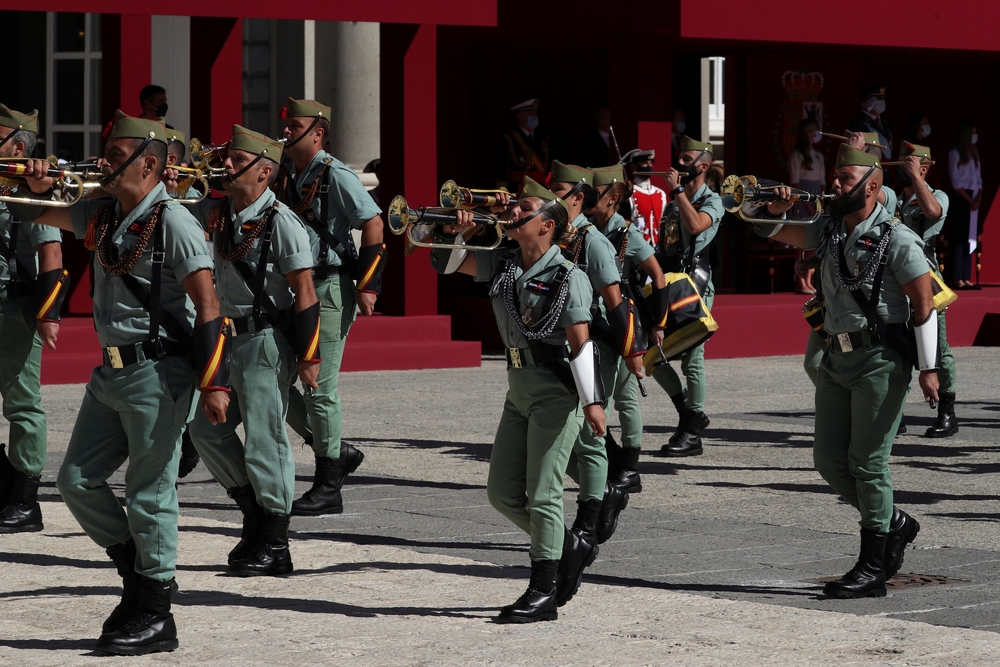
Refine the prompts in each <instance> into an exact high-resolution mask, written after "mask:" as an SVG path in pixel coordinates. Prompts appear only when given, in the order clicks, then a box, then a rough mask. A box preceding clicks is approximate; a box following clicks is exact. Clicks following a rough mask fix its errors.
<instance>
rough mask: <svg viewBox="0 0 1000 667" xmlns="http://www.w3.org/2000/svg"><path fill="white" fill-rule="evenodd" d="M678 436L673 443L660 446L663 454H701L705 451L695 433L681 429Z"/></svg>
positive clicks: (698, 436)
mask: <svg viewBox="0 0 1000 667" xmlns="http://www.w3.org/2000/svg"><path fill="white" fill-rule="evenodd" d="M679 435H680V437H679V438H677V440H676V441H675V442H674V443H667V444H665V445H663V447H661V448H660V454H662V455H664V456H701V455H702V454H704V453H705V449H704V447H702V444H701V436H700V435H697V434H695V433H685V432H683V431H681V432H680V433H679Z"/></svg>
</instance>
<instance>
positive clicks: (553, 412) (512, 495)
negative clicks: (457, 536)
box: [486, 367, 607, 561]
mask: <svg viewBox="0 0 1000 667" xmlns="http://www.w3.org/2000/svg"><path fill="white" fill-rule="evenodd" d="M507 382H508V384H509V387H510V388H509V389H508V390H507V399H506V401H505V402H504V406H503V414H502V415H501V417H500V425H499V426H498V427H497V434H496V439H495V440H494V442H493V453H492V455H491V457H490V472H489V478H488V481H487V483H486V493H487V495H488V497H489V499H490V504H491V505H493V507H495V508H496V509H497V511H498V512H500V513H501V514H503V515H504V516H505V517H507V518H508V519H510V520H511V521H512V522H514V524H515V525H516V526H517V527H518V528H520V529H521V530H523V531H524V532H526V533H527V534H528V535H529V536H530V537H531V547H530V549H529V550H528V555H529V556H530V557H531V560H534V561H539V560H559V559H560V558H561V557H562V547H563V534H564V531H565V530H566V526H565V524H564V522H563V502H562V497H563V472H564V471H565V470H566V464H567V462H568V461H569V455H570V451H571V450H572V449H573V443H574V442H575V441H576V438H577V436H578V435H579V434H580V427H581V426H582V425H583V409H582V408H581V407H580V398H579V397H578V396H577V395H576V392H571V391H570V390H569V389H568V388H567V387H566V385H564V384H563V383H562V382H560V381H559V380H558V379H557V378H556V376H555V375H553V374H552V372H551V371H550V370H548V369H547V368H544V367H539V368H511V369H509V370H508V371H507ZM606 462H607V458H606V457H605V463H606ZM605 469H606V467H605ZM602 484H603V483H602ZM602 494H603V486H602Z"/></svg>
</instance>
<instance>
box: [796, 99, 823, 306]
mask: <svg viewBox="0 0 1000 667" xmlns="http://www.w3.org/2000/svg"><path fill="white" fill-rule="evenodd" d="M798 133H799V136H798V139H797V140H796V141H795V148H794V149H793V150H792V154H791V155H789V156H788V182H789V184H791V186H792V187H793V188H797V189H799V190H805V191H806V192H808V193H809V194H813V195H818V194H822V193H823V188H824V187H826V159H825V158H824V157H823V154H822V153H820V152H819V151H818V150H816V145H817V144H819V143H820V142H821V141H823V134H822V133H821V132H820V130H819V123H817V122H816V121H815V120H812V119H809V118H806V119H805V120H801V121H799V127H798ZM815 212H816V207H815V206H814V205H813V204H811V203H809V202H796V204H795V206H794V207H793V210H792V212H791V213H790V214H789V215H790V216H791V217H793V218H808V217H811V216H812V215H813V214H814V213H815ZM798 259H799V260H804V259H806V251H804V250H799V251H798ZM813 273H814V270H813V269H808V270H806V271H804V272H802V273H800V272H796V274H795V293H796V294H815V293H816V288H815V287H814V286H813V282H812V278H813Z"/></svg>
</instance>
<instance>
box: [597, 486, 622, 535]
mask: <svg viewBox="0 0 1000 667" xmlns="http://www.w3.org/2000/svg"><path fill="white" fill-rule="evenodd" d="M626 505H628V494H627V493H625V492H623V491H622V490H621V489H619V488H618V487H617V486H613V485H612V484H611V483H610V482H608V484H607V485H605V487H604V500H603V501H602V502H601V512H600V514H598V515H597V543H598V544H604V543H605V542H607V541H608V540H610V539H611V536H612V535H614V534H615V531H616V530H618V515H619V514H621V513H622V510H623V509H625V507H626Z"/></svg>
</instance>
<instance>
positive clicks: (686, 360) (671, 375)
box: [653, 280, 715, 412]
mask: <svg viewBox="0 0 1000 667" xmlns="http://www.w3.org/2000/svg"><path fill="white" fill-rule="evenodd" d="M703 298H704V300H705V305H706V306H707V307H708V309H709V310H711V309H712V302H713V301H715V287H714V286H713V285H712V281H711V280H709V281H708V285H707V286H706V287H705V295H704V297H703ZM681 372H682V373H684V378H685V379H686V380H687V391H688V393H687V401H686V404H687V406H688V407H689V408H691V409H692V410H695V411H697V412H704V411H705V344H704V343H702V344H701V345H697V346H695V347H692V348H691V349H689V350H688V351H687V352H685V353H684V354H682V355H681ZM653 379H654V380H656V382H657V384H659V385H660V386H661V387H663V391H665V392H667V396H670V397H671V398H673V397H674V396H676V395H677V394H679V393H681V392H682V391H684V385H682V384H681V379H680V378H679V377H678V376H677V371H675V370H674V368H673V366H671V365H670V364H660V365H659V366H657V367H656V368H654V369H653Z"/></svg>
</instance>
